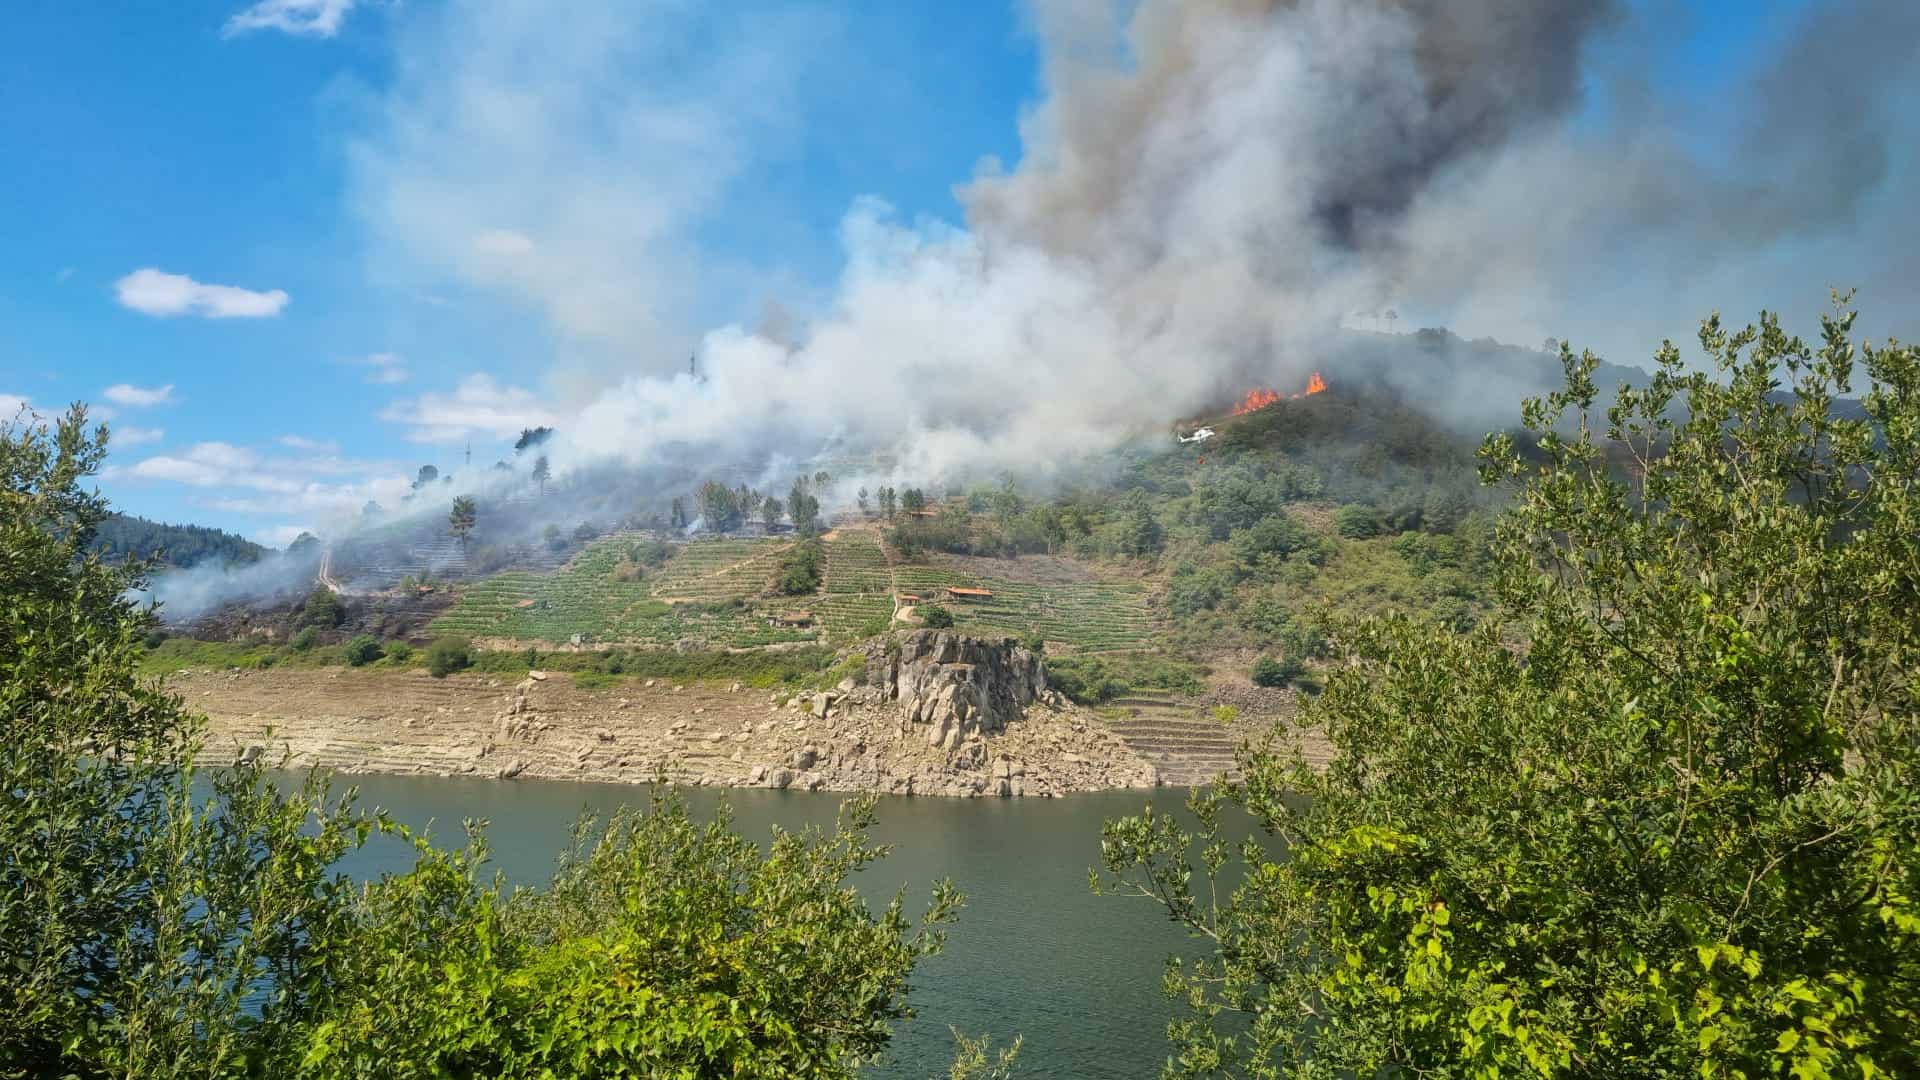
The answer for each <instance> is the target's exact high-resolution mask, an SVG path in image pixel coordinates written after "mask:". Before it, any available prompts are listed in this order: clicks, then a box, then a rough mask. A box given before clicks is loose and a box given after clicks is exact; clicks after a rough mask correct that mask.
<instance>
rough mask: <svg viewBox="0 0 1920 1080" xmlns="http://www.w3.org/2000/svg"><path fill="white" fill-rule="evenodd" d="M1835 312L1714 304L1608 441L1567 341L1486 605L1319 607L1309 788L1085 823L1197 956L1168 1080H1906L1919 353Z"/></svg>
mask: <svg viewBox="0 0 1920 1080" xmlns="http://www.w3.org/2000/svg"><path fill="white" fill-rule="evenodd" d="M1852 322H1853V316H1852V314H1851V313H1850V312H1847V311H1844V310H1842V311H1840V312H1839V313H1837V314H1835V315H1834V316H1832V317H1830V318H1828V319H1827V320H1826V321H1825V340H1824V343H1823V345H1822V346H1821V347H1820V348H1818V349H1817V350H1816V349H1813V348H1810V347H1809V346H1807V345H1806V344H1804V343H1802V342H1801V341H1799V340H1797V339H1793V338H1790V337H1788V336H1787V335H1786V334H1784V333H1783V332H1782V331H1781V330H1780V328H1779V326H1778V324H1777V322H1776V320H1774V319H1773V318H1772V317H1770V316H1763V317H1762V320H1761V324H1760V326H1759V327H1758V328H1751V327H1750V328H1748V329H1745V330H1741V331H1739V332H1737V333H1729V332H1728V331H1726V330H1725V329H1723V328H1722V327H1721V326H1720V324H1719V322H1718V321H1717V319H1716V320H1709V321H1708V322H1707V323H1706V324H1705V326H1704V328H1703V330H1702V332H1701V336H1700V340H1701V343H1702V345H1703V346H1704V347H1705V349H1706V351H1707V352H1708V354H1709V355H1710V356H1711V357H1712V358H1713V359H1714V361H1715V362H1716V364H1717V367H1718V374H1717V375H1710V374H1706V373H1697V372H1689V371H1688V370H1686V369H1685V368H1684V367H1683V366H1682V364H1681V362H1680V359H1679V354H1678V352H1677V351H1676V350H1674V349H1673V348H1672V346H1671V345H1669V346H1667V347H1665V348H1663V349H1662V351H1661V353H1660V355H1659V366H1658V370H1657V372H1656V374H1655V375H1654V376H1653V378H1652V381H1651V383H1650V385H1649V386H1648V387H1647V388H1645V389H1640V390H1634V389H1626V390H1622V391H1621V393H1620V395H1619V398H1618V400H1617V402H1616V403H1615V404H1614V405H1613V407H1612V408H1611V409H1609V410H1608V411H1607V412H1606V414H1605V416H1606V419H1605V421H1604V428H1603V429H1602V430H1600V431H1596V430H1595V429H1594V427H1593V426H1590V425H1592V424H1594V423H1596V422H1597V420H1598V417H1597V416H1596V415H1595V409H1594V402H1595V397H1596V390H1595V386H1594V383H1593V379H1592V373H1593V371H1594V368H1595V364H1596V361H1595V360H1594V358H1593V357H1592V355H1591V354H1588V355H1586V356H1583V357H1580V358H1575V357H1574V355H1573V354H1572V352H1571V350H1569V349H1567V348H1565V347H1564V346H1563V347H1562V351H1561V356H1562V359H1563V362H1564V364H1565V366H1566V371H1567V384H1566V389H1565V390H1564V391H1562V392H1561V393H1558V394H1555V395H1554V396H1552V397H1550V398H1549V399H1547V400H1546V401H1545V402H1530V403H1529V404H1528V407H1527V409H1526V412H1525V421H1526V427H1527V428H1528V430H1529V432H1530V433H1531V436H1532V438H1531V440H1530V442H1529V445H1528V447H1527V449H1526V451H1525V452H1524V453H1523V452H1522V451H1521V449H1520V447H1519V446H1518V445H1517V444H1516V440H1514V439H1512V438H1509V437H1506V436H1498V437H1494V438H1491V439H1489V440H1488V442H1487V444H1486V447H1485V449H1484V450H1483V460H1484V463H1485V464H1484V473H1485V474H1486V475H1487V476H1488V477H1489V478H1502V477H1504V478H1510V479H1513V480H1516V481H1518V482H1519V484H1520V491H1519V498H1518V503H1517V505H1516V506H1515V507H1514V508H1513V509H1512V510H1511V511H1510V512H1509V513H1508V514H1507V516H1506V517H1505V518H1504V520H1503V521H1502V523H1501V525H1500V528H1499V531H1498V540H1497V548H1498V555H1499V558H1500V561H1501V565H1502V567H1503V570H1502V573H1501V577H1500V581H1499V592H1500V597H1501V604H1502V606H1501V609H1500V611H1499V613H1498V616H1497V617H1496V618H1494V619H1492V620H1490V621H1489V622H1488V623H1487V624H1485V625H1483V626H1482V627H1480V628H1479V629H1478V630H1477V631H1475V632H1472V633H1466V634H1461V633H1454V632H1450V631H1447V630H1445V629H1442V628H1437V627H1433V626H1428V625H1417V624H1415V623H1413V622H1411V621H1409V620H1407V619H1404V618H1394V619H1387V620H1382V621H1370V622H1361V623H1348V624H1344V625H1338V626H1336V627H1334V629H1335V632H1336V636H1335V641H1336V643H1337V645H1338V648H1339V651H1340V653H1341V655H1342V658H1343V662H1342V663H1340V664H1339V665H1337V666H1336V667H1334V668H1333V669H1332V671H1331V673H1330V677H1329V681H1328V685H1327V688H1326V692H1325V694H1324V696H1322V697H1321V698H1320V699H1319V700H1318V701H1317V702H1315V703H1313V704H1312V705H1310V706H1309V707H1308V708H1307V709H1306V710H1305V712H1304V714H1303V717H1302V719H1301V723H1302V724H1304V725H1306V726H1308V727H1313V728H1317V729H1319V730H1320V731H1322V732H1324V734H1325V736H1326V738H1327V739H1328V740H1329V741H1330V742H1331V744H1332V746H1333V748H1334V750H1335V757H1334V760H1333V761H1332V763H1331V765H1330V766H1328V767H1327V768H1326V769H1325V771H1324V772H1315V771H1313V770H1311V769H1309V768H1307V767H1306V765H1305V763H1304V761H1302V760H1300V758H1299V757H1298V755H1297V754H1296V753H1291V752H1287V751H1283V750H1282V749H1281V748H1282V747H1283V746H1285V745H1286V743H1285V741H1284V739H1275V740H1273V741H1270V742H1268V743H1267V744H1265V745H1262V746H1257V747H1252V748H1249V749H1248V750H1246V751H1244V752H1243V755H1242V758H1241V768H1242V770H1243V771H1244V774H1245V776H1246V784H1245V787H1244V789H1242V790H1240V791H1237V792H1233V793H1226V792H1222V791H1218V790H1216V791H1212V792H1206V793H1201V794H1198V795H1197V796H1196V797H1195V798H1194V799H1193V800H1192V803H1193V808H1194V810H1195V811H1197V813H1198V817H1199V821H1200V823H1201V825H1200V828H1199V830H1198V831H1197V833H1194V834H1188V833H1184V832H1183V831H1182V830H1181V828H1180V826H1179V825H1178V824H1177V823H1176V822H1175V821H1174V820H1173V819H1171V818H1169V817H1167V816H1165V815H1160V814H1154V813H1153V812H1152V811H1151V810H1149V812H1148V814H1147V815H1145V816H1142V817H1137V818H1130V819H1126V820H1123V821H1117V822H1112V823H1110V824H1109V826H1108V828H1107V833H1106V842H1105V845H1104V849H1103V855H1104V861H1105V865H1106V869H1107V874H1106V875H1105V877H1104V878H1102V879H1101V881H1100V884H1101V887H1102V888H1112V889H1117V890H1120V891H1125V892H1140V893H1144V894H1146V895H1150V896H1153V897H1155V898H1156V899H1158V900H1160V901H1161V902H1163V903H1165V904H1166V905H1167V906H1168V908H1169V910H1170V912H1171V913H1172V915H1173V916H1174V917H1175V918H1177V919H1179V920H1181V921H1183V922H1185V923H1186V924H1187V925H1188V926H1190V927H1191V928H1192V929H1193V930H1195V931H1196V932H1197V933H1199V934H1201V935H1204V936H1205V937H1207V938H1208V939H1210V940H1211V942H1212V943H1213V944H1214V946H1215V949H1214V951H1213V952H1212V954H1211V955H1209V956H1207V957H1205V958H1204V959H1202V960H1200V961H1197V962H1195V963H1193V964H1192V965H1190V966H1181V965H1179V964H1175V965H1174V966H1173V968H1172V969H1171V970H1170V972H1169V986H1170V988H1171V989H1173V990H1176V991H1177V992H1178V993H1179V994H1181V996H1183V997H1184V998H1185V999H1186V1000H1187V1001H1188V1002H1189V1003H1190V1005H1191V1006H1192V1011H1191V1013H1190V1014H1189V1015H1188V1016H1187V1017H1186V1018H1184V1019H1182V1020H1179V1021H1177V1022H1176V1023H1174V1024H1173V1025H1172V1026H1171V1028H1170V1035H1171V1037H1172V1039H1173V1041H1174V1043H1175V1044H1176V1051H1177V1052H1176V1055H1175V1057H1174V1058H1173V1060H1172V1061H1171V1062H1170V1064H1169V1065H1168V1067H1167V1069H1166V1070H1165V1071H1166V1074H1167V1075H1171V1076H1201V1075H1216V1074H1226V1075H1233V1076H1263V1077H1265V1076H1282V1075H1285V1076H1296V1075H1301V1076H1326V1077H1333V1076H1488V1077H1491V1076H1507V1075H1539V1076H1680V1075H1700V1076H1708V1077H1720V1076H1724V1077H1738V1076H1749V1077H1757V1076H1763V1075H1787V1074H1791V1075H1794V1076H1802V1077H1815V1076H1847V1077H1879V1076H1914V1075H1920V903H1917V902H1916V897H1920V769H1917V768H1916V764H1917V763H1920V709H1917V708H1916V701H1915V693H1916V690H1915V687H1916V685H1920V684H1917V683H1916V677H1917V676H1920V498H1917V496H1920V352H1917V351H1916V350H1915V349H1913V348H1911V347H1906V346H1901V345H1898V344H1897V343H1889V344H1888V345H1887V346H1886V347H1885V348H1880V349H1874V348H1871V347H1860V348H1856V347H1855V345H1854V344H1853V343H1852V342H1851V340H1850V338H1849V334H1850V328H1851V326H1852ZM1862 362H1863V363H1864V367H1865V370H1866V376H1867V380H1866V382H1867V385H1866V386H1865V387H1864V389H1865V390H1866V391H1867V392H1866V394H1865V396H1864V398H1863V399H1862V404H1863V405H1864V415H1859V414H1857V413H1850V412H1849V410H1848V409H1847V408H1846V407H1845V405H1844V404H1843V403H1842V402H1841V401H1840V398H1841V396H1842V395H1846V394H1849V393H1851V392H1852V391H1853V382H1854V378H1855V368H1856V365H1857V364H1860V363H1862ZM1783 385H1784V389H1785V390H1786V391H1787V392H1785V393H1782V390H1783ZM1279 734H1281V735H1283V736H1284V734H1285V733H1284V732H1281V733H1279ZM1228 800H1231V801H1234V802H1238V803H1239V804H1240V805H1241V806H1243V807H1244V809H1245V810H1246V811H1247V812H1248V813H1250V814H1251V815H1252V817H1253V819H1254V820H1255V821H1256V822H1257V824H1258V825H1259V827H1260V829H1261V830H1262V831H1263V832H1264V834H1265V835H1266V836H1267V837H1268V838H1270V839H1272V840H1275V841H1277V842H1278V843H1279V844H1281V845H1284V847H1285V848H1286V849H1287V851H1288V856H1287V857H1286V858H1284V859H1282V858H1280V857H1279V855H1278V852H1277V851H1276V850H1274V848H1272V847H1270V846H1266V845H1262V844H1261V843H1259V842H1257V841H1250V842H1247V843H1245V844H1243V845H1240V846H1239V847H1238V848H1237V849H1236V848H1235V846H1234V845H1232V844H1230V843H1229V842H1227V841H1226V840H1225V839H1224V838H1223V837H1222V835H1221V827H1220V826H1221V822H1222V813H1223V809H1224V808H1223V803H1224V802H1226V801H1228ZM1196 845H1197V848H1198V851H1197V857H1196V859H1195V863H1196V864H1197V865H1198V867H1199V868H1200V873H1199V882H1198V884H1196V883H1195V881H1194V880H1193V879H1192V878H1191V877H1190V876H1189V872H1188V870H1189V865H1190V864H1189V861H1188V860H1189V857H1190V855H1191V854H1193V847H1194V846H1196ZM1236 851H1237V854H1238V856H1239V860H1240V862H1241V863H1243V864H1244V865H1234V862H1235V860H1234V858H1233V856H1234V855H1235V854H1236ZM1235 882H1238V883H1239V884H1237V886H1236V885H1234V883H1235ZM1229 888H1231V890H1232V891H1231V894H1230V895H1227V896H1224V897H1223V896H1222V893H1221V892H1216V891H1215V890H1216V889H1219V890H1226V889H1229Z"/></svg>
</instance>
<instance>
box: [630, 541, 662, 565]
mask: <svg viewBox="0 0 1920 1080" xmlns="http://www.w3.org/2000/svg"><path fill="white" fill-rule="evenodd" d="M627 558H628V559H629V560H631V561H633V562H636V563H639V564H640V565H641V566H660V565H663V564H664V563H665V562H666V561H667V560H668V559H671V558H673V545H672V544H669V543H667V542H666V541H665V540H642V541H640V542H639V543H637V544H634V545H633V546H631V547H629V548H627Z"/></svg>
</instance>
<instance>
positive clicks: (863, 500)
mask: <svg viewBox="0 0 1920 1080" xmlns="http://www.w3.org/2000/svg"><path fill="white" fill-rule="evenodd" d="M853 499H854V502H856V503H858V504H859V506H860V514H861V516H863V517H864V516H866V513H867V489H866V488H865V487H862V488H861V489H860V491H859V492H858V493H857V494H855V495H854V497H853Z"/></svg>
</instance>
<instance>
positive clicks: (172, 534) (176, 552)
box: [87, 514, 267, 569]
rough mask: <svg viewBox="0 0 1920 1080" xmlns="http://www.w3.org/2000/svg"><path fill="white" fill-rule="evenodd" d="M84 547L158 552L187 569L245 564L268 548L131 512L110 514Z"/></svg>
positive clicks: (112, 554) (119, 554)
mask: <svg viewBox="0 0 1920 1080" xmlns="http://www.w3.org/2000/svg"><path fill="white" fill-rule="evenodd" d="M87 550H88V551H89V552H91V553H94V554H98V555H101V556H104V557H109V558H116V559H121V558H131V559H145V558H150V557H153V556H158V557H159V558H160V560H161V561H162V562H163V563H165V564H166V565H167V566H172V567H177V568H180V569H186V568H189V567H194V566H199V565H200V564H202V563H212V564H215V565H221V566H246V565H249V564H252V563H255V562H258V561H260V558H261V556H263V555H266V554H267V549H266V548H264V547H261V546H260V545H259V544H256V543H254V542H253V541H251V540H248V539H246V538H245V537H240V536H235V535H234V534H232V533H229V532H222V531H221V530H219V529H210V528H207V527H206V526H204V525H169V524H166V523H164V522H159V521H149V520H147V519H146V518H143V517H134V516H133V515H131V514H109V515H107V517H106V520H104V521H102V522H101V523H100V527H99V529H98V530H96V531H95V533H94V536H93V543H92V544H90V545H88V547H87Z"/></svg>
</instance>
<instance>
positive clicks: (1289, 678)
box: [1253, 656, 1307, 687]
mask: <svg viewBox="0 0 1920 1080" xmlns="http://www.w3.org/2000/svg"><path fill="white" fill-rule="evenodd" d="M1306 669H1307V666H1306V665H1305V664H1303V663H1301V662H1300V660H1299V658H1298V657H1294V656H1288V657H1287V658H1286V659H1284V660H1275V659H1274V658H1273V657H1271V656H1263V657H1261V658H1260V659H1258V660H1255V661H1254V662H1253V684H1254V685H1255V686H1271V687H1284V686H1287V685H1289V684H1291V683H1292V682H1293V680H1295V679H1297V678H1299V677H1300V674H1301V673H1302V672H1304V671H1305V670H1306Z"/></svg>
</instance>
